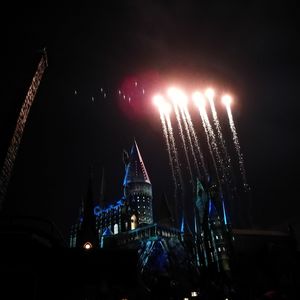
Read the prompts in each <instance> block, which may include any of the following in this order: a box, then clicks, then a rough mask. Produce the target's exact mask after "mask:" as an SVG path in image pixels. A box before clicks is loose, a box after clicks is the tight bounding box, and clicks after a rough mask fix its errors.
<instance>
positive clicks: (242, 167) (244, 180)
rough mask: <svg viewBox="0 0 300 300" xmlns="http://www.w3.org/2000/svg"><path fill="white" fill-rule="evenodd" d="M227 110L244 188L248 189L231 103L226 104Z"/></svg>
mask: <svg viewBox="0 0 300 300" xmlns="http://www.w3.org/2000/svg"><path fill="white" fill-rule="evenodd" d="M226 110H227V115H228V119H229V125H230V129H231V132H232V137H233V142H234V145H235V149H236V152H237V155H238V160H239V167H240V171H241V175H242V180H243V185H244V189H245V190H248V189H249V185H248V183H247V178H246V170H245V166H244V159H243V154H242V152H241V147H240V143H239V139H238V136H237V131H236V128H235V124H234V121H233V117H232V112H231V108H230V104H226Z"/></svg>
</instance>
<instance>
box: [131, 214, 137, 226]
mask: <svg viewBox="0 0 300 300" xmlns="http://www.w3.org/2000/svg"><path fill="white" fill-rule="evenodd" d="M130 222H131V230H133V229H136V227H137V218H136V215H132V216H131V218H130Z"/></svg>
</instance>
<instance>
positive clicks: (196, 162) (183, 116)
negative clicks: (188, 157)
mask: <svg viewBox="0 0 300 300" xmlns="http://www.w3.org/2000/svg"><path fill="white" fill-rule="evenodd" d="M185 110H186V107H180V113H181V117H182V120H183V124H184V128H185V131H186V134H187V138H188V143H189V147H190V149H191V153H192V157H193V160H194V164H195V167H196V171H197V175H198V177H199V178H201V174H200V169H199V162H198V159H197V157H196V153H195V151H194V147H193V142H192V137H191V132H190V129H189V126H188V122H187V118H186V114H185Z"/></svg>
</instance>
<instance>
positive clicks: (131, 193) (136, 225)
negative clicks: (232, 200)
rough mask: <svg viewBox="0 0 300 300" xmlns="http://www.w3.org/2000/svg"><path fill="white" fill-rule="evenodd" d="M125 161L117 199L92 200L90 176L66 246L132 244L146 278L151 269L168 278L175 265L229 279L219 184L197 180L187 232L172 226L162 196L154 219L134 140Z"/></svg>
mask: <svg viewBox="0 0 300 300" xmlns="http://www.w3.org/2000/svg"><path fill="white" fill-rule="evenodd" d="M124 163H125V177H124V181H123V190H124V195H123V197H122V198H121V199H120V200H119V201H117V202H116V203H114V204H111V205H109V206H108V207H105V206H104V205H103V204H102V205H101V203H103V202H101V201H100V205H99V204H98V205H95V204H94V202H93V193H92V183H91V181H90V184H89V188H88V192H87V195H86V197H85V199H84V201H83V203H82V207H81V210H80V216H79V219H78V222H77V223H76V224H75V225H73V226H72V229H71V234H70V247H76V248H84V249H86V250H90V249H93V248H96V249H98V248H104V249H105V248H106V249H109V248H118V249H120V248H121V249H124V248H125V249H126V248H130V249H132V248H133V249H137V250H138V251H139V258H140V259H139V266H138V268H139V271H140V272H141V273H142V275H145V274H147V275H146V277H147V279H149V277H153V276H154V275H153V273H155V274H156V275H155V276H159V274H161V273H163V274H166V273H167V274H168V276H170V278H172V277H174V276H173V275H172V274H170V273H172V272H173V273H174V268H175V269H176V268H178V270H179V271H180V272H181V273H182V274H183V273H184V272H185V273H186V274H187V276H191V277H193V278H196V277H197V275H199V274H201V272H202V270H206V271H205V272H207V271H208V272H209V273H210V274H219V275H220V274H222V276H223V275H224V276H226V277H228V278H230V259H231V256H230V254H231V240H232V235H231V230H230V224H229V223H228V221H227V216H226V211H225V204H224V199H222V197H221V195H220V193H219V192H218V187H217V186H216V185H213V184H211V185H208V184H207V183H201V181H200V180H199V179H197V192H196V195H195V197H194V199H193V201H194V216H193V223H194V230H193V231H189V230H187V229H186V227H185V229H183V227H181V228H178V227H179V226H174V222H172V220H173V219H174V218H173V217H172V213H171V212H170V210H169V209H168V203H167V201H166V198H165V197H164V198H163V199H161V201H162V204H163V205H162V206H163V207H164V209H163V210H164V211H165V212H163V213H164V215H165V218H164V219H163V220H161V221H160V222H154V220H153V208H152V200H153V195H152V185H151V181H150V178H149V175H148V173H147V170H146V167H145V165H144V162H143V159H142V156H141V153H140V150H139V148H138V145H137V143H136V142H135V141H134V143H133V146H132V148H131V152H130V154H126V152H125V156H124ZM100 200H101V199H100ZM171 264H174V266H173V267H172V268H171V267H170V265H171ZM171 269H172V270H173V271H170V270H171ZM153 270H155V272H154V271H153ZM175 272H176V271H175ZM157 274H158V275H157ZM175 277H176V276H175ZM147 279H146V281H147ZM152 279H153V278H152ZM191 280H193V279H192V278H191ZM152 281H153V280H152ZM152 281H151V280H148V284H149V285H151V282H152Z"/></svg>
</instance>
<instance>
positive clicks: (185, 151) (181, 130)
mask: <svg viewBox="0 0 300 300" xmlns="http://www.w3.org/2000/svg"><path fill="white" fill-rule="evenodd" d="M173 106H174V110H175V115H176V119H177V123H178V128H179V135H180V137H181V140H182V145H183V149H184V154H185V158H186V161H187V166H188V170H189V173H190V177H191V183H192V185H193V186H194V181H193V179H194V176H193V172H192V168H191V163H190V159H189V155H188V151H187V146H186V141H185V136H184V133H183V129H182V125H181V117H180V113H179V110H178V106H177V104H175V103H173Z"/></svg>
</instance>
